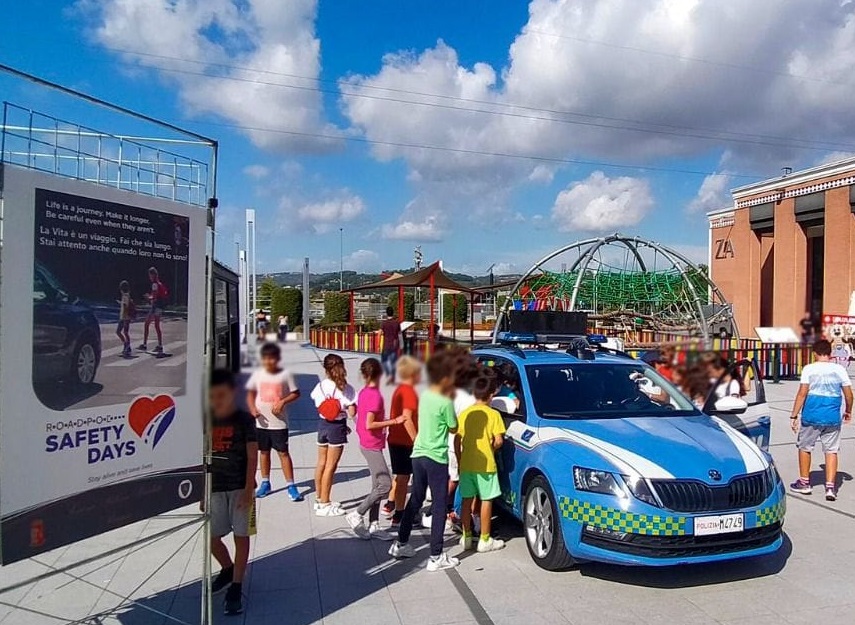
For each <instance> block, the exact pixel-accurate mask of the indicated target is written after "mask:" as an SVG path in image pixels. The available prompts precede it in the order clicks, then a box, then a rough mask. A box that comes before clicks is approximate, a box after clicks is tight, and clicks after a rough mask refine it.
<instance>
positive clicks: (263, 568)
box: [93, 529, 428, 625]
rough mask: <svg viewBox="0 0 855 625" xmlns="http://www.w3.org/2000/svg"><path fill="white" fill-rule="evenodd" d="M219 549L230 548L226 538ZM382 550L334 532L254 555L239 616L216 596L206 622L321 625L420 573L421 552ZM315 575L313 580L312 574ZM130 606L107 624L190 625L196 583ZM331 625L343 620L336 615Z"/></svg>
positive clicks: (196, 610)
mask: <svg viewBox="0 0 855 625" xmlns="http://www.w3.org/2000/svg"><path fill="white" fill-rule="evenodd" d="M226 544H227V545H229V548H230V550H231V548H232V547H231V544H230V540H229V539H226ZM387 548H388V543H383V542H379V541H360V540H357V539H355V538H352V537H351V536H350V535H349V533H348V532H347V531H346V530H344V529H341V530H335V531H333V532H330V533H328V534H326V535H322V536H318V537H316V538H314V539H309V540H305V541H303V542H300V543H297V544H295V545H293V546H292V547H288V548H287V549H282V550H280V551H276V552H273V553H270V554H268V555H265V556H262V557H260V558H258V559H256V560H253V561H252V562H251V563H250V567H249V570H248V573H247V578H246V579H245V581H244V585H243V591H244V614H242V615H241V616H239V617H227V616H225V615H223V608H222V602H223V595H217V596H215V597H214V603H213V610H214V623H232V624H235V625H237V624H243V623H255V622H264V623H268V622H271V623H272V622H274V620H278V621H281V622H282V623H287V625H310V624H312V623H318V622H321V621H322V619H323V618H325V617H329V616H331V615H333V614H336V613H337V612H340V611H341V610H345V609H347V608H348V607H349V606H351V605H353V604H355V603H359V602H363V601H365V600H366V599H368V598H369V596H370V595H373V594H374V593H378V592H383V593H385V592H386V590H385V589H386V586H387V585H390V584H395V583H397V582H399V581H401V580H402V579H404V578H406V577H408V576H409V575H410V574H412V573H414V572H416V571H417V570H418V569H419V568H420V567H422V566H423V565H424V560H425V559H426V558H427V553H428V550H427V549H426V548H425V549H421V550H420V551H419V552H418V554H419V555H418V556H417V557H416V558H413V560H411V561H395V560H391V559H390V558H389V557H388V556H387V555H386V552H385V551H386V549H387ZM215 566H216V565H215ZM315 571H317V575H315V574H313V573H314V572H315ZM215 574H216V570H215ZM368 601H370V599H368ZM137 603H138V604H139V605H129V606H127V607H125V608H123V609H122V611H120V612H118V613H115V614H114V615H112V618H114V619H115V620H116V621H118V622H119V623H121V624H122V625H167V624H169V623H173V624H174V623H175V622H176V621H175V619H179V620H180V621H185V622H187V623H198V622H199V616H200V603H201V584H200V582H199V581H194V582H193V583H190V584H186V585H183V586H179V587H176V588H171V589H169V590H165V591H163V592H160V593H157V594H154V595H151V596H149V597H145V598H143V599H139V600H138V601H137ZM143 606H145V607H143ZM146 608H153V609H155V610H158V611H159V612H161V613H163V614H166V615H168V616H162V615H158V614H156V613H154V612H152V611H150V610H148V609H146ZM104 616H106V615H104ZM355 618H356V617H355ZM337 620H338V621H340V622H350V621H345V619H343V618H342V616H341V615H340V616H339V617H338V619H337ZM93 622H96V621H93Z"/></svg>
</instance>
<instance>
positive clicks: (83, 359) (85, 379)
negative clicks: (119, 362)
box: [77, 344, 95, 384]
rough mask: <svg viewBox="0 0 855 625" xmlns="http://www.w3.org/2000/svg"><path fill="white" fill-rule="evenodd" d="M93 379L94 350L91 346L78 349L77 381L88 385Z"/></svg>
mask: <svg viewBox="0 0 855 625" xmlns="http://www.w3.org/2000/svg"><path fill="white" fill-rule="evenodd" d="M94 378H95V350H94V349H93V348H92V346H91V345H88V344H87V345H84V346H83V347H81V348H80V353H79V354H78V356H77V379H78V380H80V382H82V383H83V384H89V383H90V382H91V381H92V380H93V379H94Z"/></svg>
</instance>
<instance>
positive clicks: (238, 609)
mask: <svg viewBox="0 0 855 625" xmlns="http://www.w3.org/2000/svg"><path fill="white" fill-rule="evenodd" d="M223 608H224V610H223V611H224V612H225V614H226V616H233V615H235V614H240V613H242V612H243V592H242V591H241V585H240V584H232V585H231V586H229V589H228V590H227V591H226V600H225V601H224V602H223Z"/></svg>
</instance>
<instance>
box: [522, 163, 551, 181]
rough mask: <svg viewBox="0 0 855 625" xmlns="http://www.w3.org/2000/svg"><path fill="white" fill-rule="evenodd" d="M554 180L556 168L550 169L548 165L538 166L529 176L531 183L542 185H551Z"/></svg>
mask: <svg viewBox="0 0 855 625" xmlns="http://www.w3.org/2000/svg"><path fill="white" fill-rule="evenodd" d="M554 178H555V167H548V166H546V165H536V166H535V168H534V169H532V170H531V173H530V174H529V175H528V180H529V182H539V183H542V184H549V183H550V182H552V180H553V179H554Z"/></svg>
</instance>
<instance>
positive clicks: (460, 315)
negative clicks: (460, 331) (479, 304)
mask: <svg viewBox="0 0 855 625" xmlns="http://www.w3.org/2000/svg"><path fill="white" fill-rule="evenodd" d="M468 312H469V301H468V300H467V299H466V296H465V295H462V294H460V293H457V294H451V293H446V294H445V295H443V296H442V321H443V322H444V323H451V322H452V321H457V323H466V319H467V317H468V316H469V315H468Z"/></svg>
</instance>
